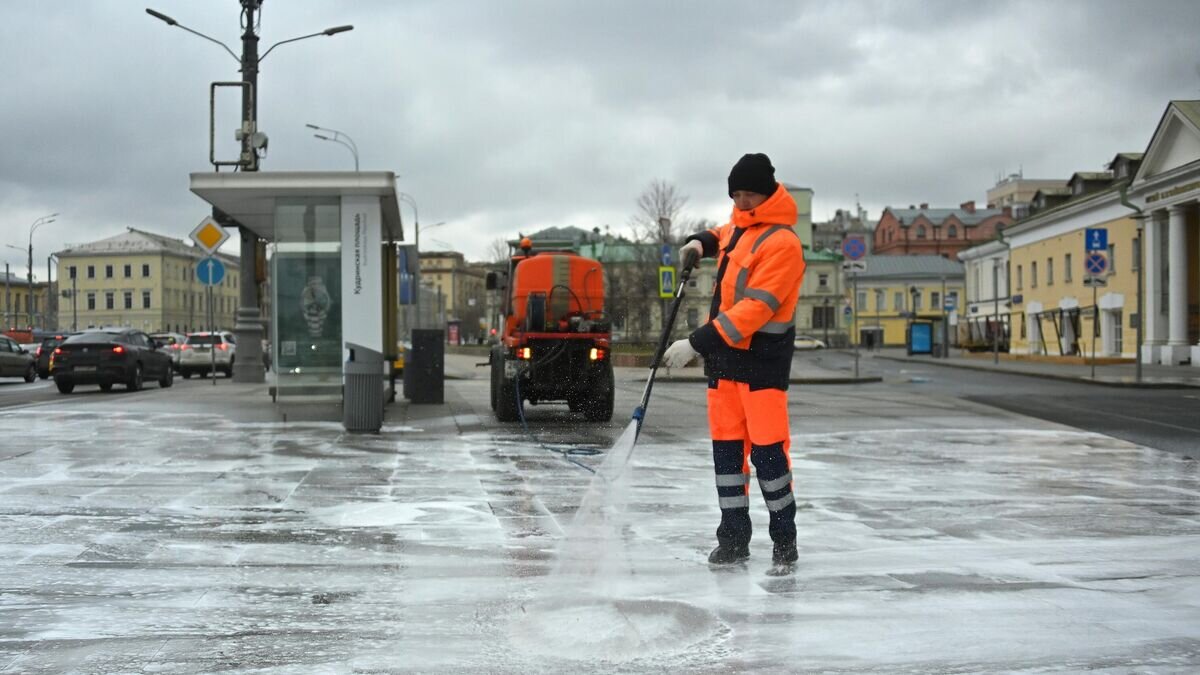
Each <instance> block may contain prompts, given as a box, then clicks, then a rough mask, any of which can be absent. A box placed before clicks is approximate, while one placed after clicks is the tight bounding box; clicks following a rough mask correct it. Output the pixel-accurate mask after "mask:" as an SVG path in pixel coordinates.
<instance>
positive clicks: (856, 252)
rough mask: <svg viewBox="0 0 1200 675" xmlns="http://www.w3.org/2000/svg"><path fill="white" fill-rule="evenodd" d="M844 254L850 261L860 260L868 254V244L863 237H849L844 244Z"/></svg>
mask: <svg viewBox="0 0 1200 675" xmlns="http://www.w3.org/2000/svg"><path fill="white" fill-rule="evenodd" d="M842 253H843V254H845V256H846V257H847V258H849V259H850V260H859V259H861V258H862V257H863V256H864V255H866V254H867V242H866V241H864V240H863V238H862V237H847V238H846V241H845V242H844V243H843V244H842Z"/></svg>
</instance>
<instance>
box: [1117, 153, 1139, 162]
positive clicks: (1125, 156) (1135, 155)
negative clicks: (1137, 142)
mask: <svg viewBox="0 0 1200 675" xmlns="http://www.w3.org/2000/svg"><path fill="white" fill-rule="evenodd" d="M1116 156H1117V157H1120V158H1121V159H1129V160H1133V161H1135V162H1136V161H1138V160H1140V159H1142V158H1143V157H1145V156H1146V153H1144V152H1118V153H1117V155H1116ZM1114 159H1116V157H1114Z"/></svg>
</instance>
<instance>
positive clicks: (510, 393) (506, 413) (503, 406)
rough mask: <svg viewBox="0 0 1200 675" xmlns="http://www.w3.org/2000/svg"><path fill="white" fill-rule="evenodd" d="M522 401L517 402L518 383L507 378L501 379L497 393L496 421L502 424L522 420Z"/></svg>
mask: <svg viewBox="0 0 1200 675" xmlns="http://www.w3.org/2000/svg"><path fill="white" fill-rule="evenodd" d="M520 405H521V401H519V400H517V386H516V383H515V382H513V381H512V380H510V379H508V378H507V377H501V378H500V386H499V387H497V392H496V419H498V420H500V421H501V422H516V421H517V420H519V419H521V410H520Z"/></svg>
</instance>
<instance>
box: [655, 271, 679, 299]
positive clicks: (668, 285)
mask: <svg viewBox="0 0 1200 675" xmlns="http://www.w3.org/2000/svg"><path fill="white" fill-rule="evenodd" d="M658 297H660V298H673V297H675V268H674V267H667V266H666V265H663V266H661V267H659V268H658Z"/></svg>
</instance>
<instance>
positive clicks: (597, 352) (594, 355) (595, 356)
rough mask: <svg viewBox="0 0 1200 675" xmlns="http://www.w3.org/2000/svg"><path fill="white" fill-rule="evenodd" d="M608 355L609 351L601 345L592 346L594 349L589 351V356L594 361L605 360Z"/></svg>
mask: <svg viewBox="0 0 1200 675" xmlns="http://www.w3.org/2000/svg"><path fill="white" fill-rule="evenodd" d="M607 355H608V353H607V352H606V351H605V350H603V349H601V348H599V347H592V351H590V352H588V358H589V359H591V360H593V361H603V360H604V357H605V356H607Z"/></svg>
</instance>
